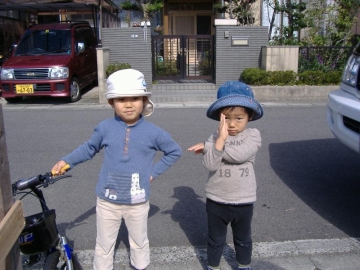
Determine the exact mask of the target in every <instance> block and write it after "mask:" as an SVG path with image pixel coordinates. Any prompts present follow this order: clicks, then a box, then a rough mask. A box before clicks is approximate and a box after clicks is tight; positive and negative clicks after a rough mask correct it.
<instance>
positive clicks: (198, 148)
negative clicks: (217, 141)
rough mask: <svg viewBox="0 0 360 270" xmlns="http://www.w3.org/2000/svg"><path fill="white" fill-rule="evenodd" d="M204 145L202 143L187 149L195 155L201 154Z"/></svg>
mask: <svg viewBox="0 0 360 270" xmlns="http://www.w3.org/2000/svg"><path fill="white" fill-rule="evenodd" d="M204 147H205V144H204V143H203V142H202V143H197V144H195V145H193V146H191V147H189V148H188V151H190V152H191V151H193V152H194V153H195V154H201V153H202V152H203V150H204Z"/></svg>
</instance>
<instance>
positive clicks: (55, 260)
mask: <svg viewBox="0 0 360 270" xmlns="http://www.w3.org/2000/svg"><path fill="white" fill-rule="evenodd" d="M72 265H73V269H74V270H81V269H82V268H81V266H80V264H79V262H78V261H77V260H75V259H74V256H73V259H72ZM55 269H60V270H68V267H67V265H66V262H63V261H61V262H60V251H58V250H56V251H54V252H52V253H50V254H49V255H48V256H47V257H46V259H45V263H44V270H55Z"/></svg>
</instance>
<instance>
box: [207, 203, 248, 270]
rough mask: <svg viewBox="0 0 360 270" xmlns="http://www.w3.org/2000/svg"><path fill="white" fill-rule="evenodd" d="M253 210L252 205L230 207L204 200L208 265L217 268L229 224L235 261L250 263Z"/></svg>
mask: <svg viewBox="0 0 360 270" xmlns="http://www.w3.org/2000/svg"><path fill="white" fill-rule="evenodd" d="M253 208H254V206H253V204H242V205H231V204H223V203H217V202H214V201H212V200H210V199H206V212H207V219H208V238H207V258H208V265H210V266H219V264H220V260H221V256H222V253H223V250H224V245H225V243H226V232H227V226H228V224H229V223H230V224H231V228H232V234H233V240H234V247H235V253H236V261H237V262H238V263H240V264H244V265H247V264H250V263H251V253H252V239H251V220H252V216H253Z"/></svg>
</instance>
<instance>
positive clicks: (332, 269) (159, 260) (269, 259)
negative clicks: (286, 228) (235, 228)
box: [23, 238, 360, 270]
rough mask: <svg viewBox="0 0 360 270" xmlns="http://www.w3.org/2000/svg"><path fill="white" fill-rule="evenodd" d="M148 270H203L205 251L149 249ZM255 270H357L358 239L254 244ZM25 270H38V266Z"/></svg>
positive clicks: (86, 261) (230, 268) (86, 258)
mask: <svg viewBox="0 0 360 270" xmlns="http://www.w3.org/2000/svg"><path fill="white" fill-rule="evenodd" d="M93 253H94V252H93V250H82V251H80V250H76V251H75V254H76V259H77V261H78V262H79V263H80V264H81V267H82V269H84V270H90V269H92V260H93ZM150 254H151V263H150V265H149V266H148V267H147V270H182V269H187V270H202V269H206V247H192V246H188V247H175V246H174V247H151V249H150ZM128 257H129V255H128V250H124V249H119V250H116V254H115V260H114V266H115V268H114V269H118V270H130V269H133V268H131V267H130V263H129V258H128ZM252 267H253V269H254V270H340V269H344V270H359V269H360V239H358V238H343V239H308V240H297V241H285V242H267V243H254V249H253V261H252ZM23 269H24V270H26V269H32V270H35V269H36V270H40V269H42V264H41V263H38V264H36V265H34V266H32V267H24V268H23ZM221 269H222V270H235V269H237V264H236V261H235V259H234V250H233V247H232V246H227V247H226V248H225V250H224V253H223V258H222V261H221Z"/></svg>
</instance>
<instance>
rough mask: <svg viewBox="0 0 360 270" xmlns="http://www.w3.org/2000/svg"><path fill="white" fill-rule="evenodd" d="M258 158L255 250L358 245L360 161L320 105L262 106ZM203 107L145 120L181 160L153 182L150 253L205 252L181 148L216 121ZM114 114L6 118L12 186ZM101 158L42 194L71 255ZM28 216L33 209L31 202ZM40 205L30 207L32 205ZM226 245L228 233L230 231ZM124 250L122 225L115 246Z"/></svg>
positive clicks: (201, 213)
mask: <svg viewBox="0 0 360 270" xmlns="http://www.w3.org/2000/svg"><path fill="white" fill-rule="evenodd" d="M264 110H265V115H264V117H263V118H262V119H260V120H258V121H255V122H254V123H250V126H251V127H256V128H258V129H259V130H260V132H261V134H262V139H263V145H262V148H261V150H260V151H259V153H258V155H257V159H256V164H255V168H256V174H257V181H258V201H257V203H256V205H255V211H254V212H255V214H254V218H253V240H254V242H273V241H280V242H281V241H289V240H290V241H293V240H294V241H295V240H302V239H333V238H343V237H360V215H359V209H358V208H359V205H360V196H359V195H360V181H359V175H360V166H359V155H358V154H356V153H355V152H352V151H351V150H349V149H347V148H346V147H345V146H343V145H342V144H340V143H339V142H338V141H337V140H336V139H335V138H334V136H333V135H332V133H331V131H330V130H329V128H328V127H327V124H326V118H325V113H326V107H325V106H323V105H319V106H314V105H311V106H301V105H297V106H266V105H265V107H264ZM205 112H206V108H186V109H180V108H157V109H156V111H155V113H154V114H153V115H152V116H150V117H149V118H148V119H149V120H150V121H152V122H153V123H155V124H157V125H159V126H161V127H162V128H164V129H165V130H167V131H168V132H170V133H171V134H172V136H173V138H174V139H175V140H176V141H177V142H178V143H179V144H180V146H181V147H182V149H183V151H184V154H183V156H182V158H181V159H180V160H179V161H178V163H177V164H176V165H174V166H173V167H172V168H171V169H170V170H169V171H167V172H166V173H165V174H163V175H162V176H160V177H159V178H158V179H156V180H155V181H154V182H153V184H152V196H151V200H150V203H151V209H150V218H149V239H150V242H151V245H152V246H153V247H173V246H204V245H205V233H206V215H205V204H204V202H205V197H204V185H205V180H206V177H207V172H206V170H205V169H204V168H203V167H202V165H201V156H199V155H194V154H193V153H188V152H187V151H186V149H187V148H188V147H189V146H191V145H193V144H195V143H197V142H200V141H204V140H205V139H207V138H208V136H209V135H210V134H211V133H212V132H213V131H214V130H215V129H216V125H217V122H215V121H213V120H210V119H208V118H206V116H205ZM112 114H113V112H112V110H110V109H106V108H103V109H99V108H98V109H92V108H91V107H85V108H84V109H77V110H67V109H66V108H65V109H62V110H53V109H48V108H46V107H40V108H39V109H26V108H25V109H23V110H8V109H5V110H3V115H4V121H5V134H6V141H7V149H8V157H9V162H10V171H11V178H12V181H16V180H17V179H20V178H24V177H30V176H33V175H36V174H39V173H44V172H46V171H48V170H49V169H50V168H51V167H52V166H53V164H54V163H55V162H56V161H57V160H58V159H59V158H61V157H62V156H63V155H65V154H67V153H68V152H70V151H71V150H73V149H74V148H75V147H77V146H78V145H79V144H81V143H82V142H84V141H85V140H87V139H88V138H89V137H90V135H91V134H92V131H93V128H94V127H95V126H96V125H97V123H98V122H99V121H101V120H102V119H104V118H107V117H111V116H112ZM101 159H102V154H101V153H100V154H99V155H97V156H96V157H95V158H94V159H93V160H91V161H88V162H86V163H84V164H81V165H79V166H77V167H76V168H74V169H73V170H72V171H71V174H72V175H73V177H72V178H70V179H68V180H64V181H61V182H58V183H56V184H55V185H54V186H51V187H49V188H47V189H46V190H44V192H45V195H46V196H47V199H48V203H49V205H50V206H51V207H54V208H56V211H57V220H58V223H59V229H60V232H61V233H65V234H66V236H67V237H68V239H69V240H70V241H69V242H70V244H71V245H72V246H73V247H74V249H75V250H92V249H93V248H94V243H95V233H96V230H95V194H94V189H95V184H96V181H97V175H98V172H99V168H100V165H101ZM24 205H25V207H26V209H25V210H26V212H27V213H31V212H33V211H38V210H39V207H38V205H36V204H35V200H34V199H33V198H29V200H26V201H24ZM35 206H36V207H35ZM229 242H230V243H231V234H230V233H229ZM124 245H125V246H128V241H127V237H126V228H125V227H124V226H122V228H121V231H120V233H119V237H118V245H117V247H123V246H124Z"/></svg>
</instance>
